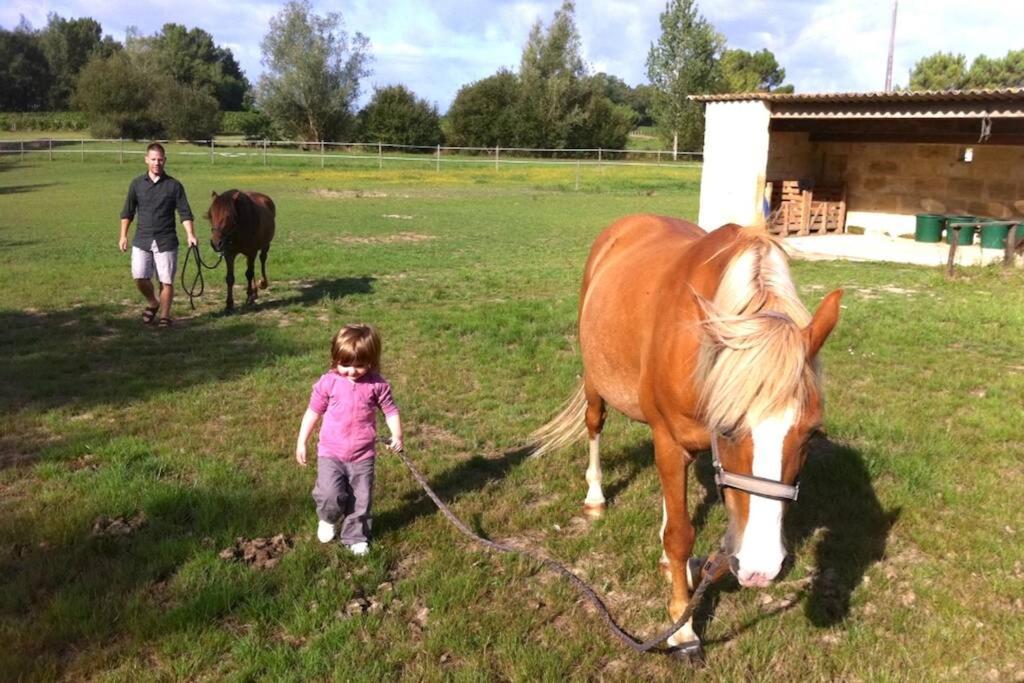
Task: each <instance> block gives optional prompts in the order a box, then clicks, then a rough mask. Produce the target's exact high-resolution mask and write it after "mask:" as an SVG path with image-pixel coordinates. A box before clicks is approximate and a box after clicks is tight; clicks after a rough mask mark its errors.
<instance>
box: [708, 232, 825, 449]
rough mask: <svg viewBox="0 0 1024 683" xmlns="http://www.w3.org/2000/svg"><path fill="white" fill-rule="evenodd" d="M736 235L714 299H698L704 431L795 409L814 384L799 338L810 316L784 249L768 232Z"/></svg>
mask: <svg viewBox="0 0 1024 683" xmlns="http://www.w3.org/2000/svg"><path fill="white" fill-rule="evenodd" d="M739 239H740V240H742V244H741V246H740V247H739V248H738V249H736V252H735V254H734V255H733V257H732V259H731V260H730V262H729V265H728V266H726V269H725V271H724V272H723V274H722V279H721V283H720V284H719V286H718V291H717V293H716V294H715V297H714V300H713V301H707V300H703V299H701V300H700V302H701V305H702V306H703V308H704V315H705V319H704V320H703V321H702V325H703V328H704V332H705V335H704V343H702V345H701V350H700V354H699V357H698V362H697V367H696V370H695V379H696V382H697V385H698V386H699V387H701V410H702V414H703V417H704V421H705V424H706V425H707V427H708V429H709V430H711V431H713V432H721V433H728V434H733V435H736V436H738V435H742V434H745V433H746V432H747V431H748V430H749V429H750V427H751V426H753V425H755V424H757V423H758V422H760V421H761V420H763V419H765V418H767V417H770V416H772V415H777V414H779V413H781V412H783V411H784V410H786V408H787V407H794V408H795V409H796V410H797V411H799V410H800V408H801V406H803V405H804V402H805V400H806V397H807V393H808V391H809V390H810V389H811V388H814V387H816V386H817V382H818V378H817V372H816V370H815V368H814V367H813V366H812V364H809V363H808V361H807V357H806V354H807V351H806V348H805V342H804V336H803V328H804V327H805V326H806V325H807V324H808V323H809V322H810V320H811V314H810V313H809V312H808V310H807V308H806V307H805V306H804V305H803V303H802V302H801V301H800V298H799V297H798V296H797V293H796V288H795V287H794V286H793V281H792V280H791V278H790V274H789V264H788V262H787V259H786V254H785V252H784V251H783V250H782V247H781V246H780V245H779V243H778V242H777V241H776V240H775V239H773V238H772V237H770V236H769V235H767V234H765V233H760V232H756V231H747V230H744V231H743V233H742V234H741V236H740V238H739Z"/></svg>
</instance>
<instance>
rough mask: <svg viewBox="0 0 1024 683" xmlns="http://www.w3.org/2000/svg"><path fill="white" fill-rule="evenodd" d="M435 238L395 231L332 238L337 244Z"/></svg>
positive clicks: (412, 240)
mask: <svg viewBox="0 0 1024 683" xmlns="http://www.w3.org/2000/svg"><path fill="white" fill-rule="evenodd" d="M434 239H437V238H436V237H434V236H433V235H424V234H422V233H418V232H397V233H394V234H392V235H379V236H373V237H368V236H365V235H345V236H343V237H339V238H337V239H336V240H334V241H335V242H336V243H338V244H396V243H399V242H426V241H428V240H434Z"/></svg>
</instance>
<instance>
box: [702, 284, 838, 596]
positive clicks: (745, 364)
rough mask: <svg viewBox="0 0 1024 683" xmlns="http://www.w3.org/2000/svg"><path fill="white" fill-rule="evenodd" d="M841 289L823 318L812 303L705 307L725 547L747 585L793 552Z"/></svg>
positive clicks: (761, 581) (707, 395)
mask: <svg viewBox="0 0 1024 683" xmlns="http://www.w3.org/2000/svg"><path fill="white" fill-rule="evenodd" d="M841 296H842V292H841V291H839V290H837V291H835V292H832V293H831V294H829V295H828V296H827V297H825V299H824V300H823V301H822V303H821V305H820V306H819V307H818V310H817V311H816V312H815V314H814V316H813V317H810V316H809V315H808V314H807V312H806V309H802V306H799V307H798V308H797V309H795V310H791V311H788V312H780V311H773V310H762V311H761V312H758V313H755V314H753V315H750V316H742V317H729V316H718V315H716V314H715V312H714V310H712V309H708V308H707V307H705V313H706V316H707V317H705V319H704V320H703V322H702V324H703V327H704V330H705V332H706V334H707V343H706V344H705V345H704V348H703V349H702V352H701V368H700V369H699V370H698V372H703V373H704V396H703V406H704V413H705V419H706V421H707V424H708V427H709V431H711V433H712V446H713V448H712V452H713V458H714V461H715V472H716V473H715V478H716V483H717V484H718V486H719V489H720V490H721V492H722V497H723V499H724V501H725V506H726V509H727V510H728V514H729V528H728V532H727V533H726V538H725V543H724V545H725V548H724V550H725V552H726V553H728V554H729V555H731V556H732V561H731V566H732V570H733V572H734V573H735V574H736V577H737V579H739V582H740V584H741V585H743V586H758V587H761V586H766V585H768V583H769V582H771V581H772V580H773V579H775V577H776V576H777V575H778V574H779V572H780V571H781V569H782V564H783V562H784V560H785V558H786V550H785V547H784V545H783V540H782V516H783V513H784V512H785V508H786V505H787V504H788V503H789V502H790V501H791V500H796V498H797V493H798V491H799V486H798V480H799V476H800V470H801V469H802V468H803V465H804V460H805V459H806V455H807V444H808V442H809V441H810V439H811V438H812V437H813V436H814V435H815V433H816V432H817V430H818V428H819V427H820V426H821V420H822V412H823V399H822V394H821V388H820V383H819V375H818V369H817V368H818V365H817V355H818V351H819V349H821V346H822V344H824V342H825V339H826V338H827V337H828V335H829V333H830V332H831V331H832V328H833V327H834V326H835V324H836V322H837V320H838V317H839V300H840V298H841ZM705 303H706V302H705ZM801 310H802V315H801V313H800V312H801ZM787 313H789V314H787ZM794 318H796V319H797V320H798V321H799V320H800V319H801V318H803V319H804V320H806V319H807V318H810V320H809V322H807V324H805V325H801V324H799V323H798V322H795V321H794ZM801 322H803V321H801Z"/></svg>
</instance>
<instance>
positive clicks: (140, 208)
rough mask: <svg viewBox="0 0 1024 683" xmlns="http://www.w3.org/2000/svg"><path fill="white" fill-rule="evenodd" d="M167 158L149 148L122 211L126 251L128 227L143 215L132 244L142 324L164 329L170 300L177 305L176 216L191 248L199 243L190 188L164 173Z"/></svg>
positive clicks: (122, 244)
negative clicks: (156, 285) (155, 284)
mask: <svg viewBox="0 0 1024 683" xmlns="http://www.w3.org/2000/svg"><path fill="white" fill-rule="evenodd" d="M166 162H167V156H166V154H165V152H164V147H163V145H161V144H160V143H159V142H154V143H152V144H151V145H149V147H147V148H146V168H147V171H146V173H143V174H142V175H140V176H139V177H138V178H135V179H134V180H132V182H131V185H129V186H128V198H127V199H125V202H124V208H123V209H121V239H120V242H119V245H118V246H120V248H121V251H127V249H128V226H129V225H131V223H132V219H134V218H135V214H136V212H138V214H139V225H138V228H137V229H136V230H135V238H134V239H133V240H132V277H133V278H135V285H136V286H137V287H138V288H139V291H140V292H142V296H144V297H145V298H146V301H147V303H148V305H147V306H146V308H145V309H144V310H143V312H142V322H143V323H144V324H147V325H148V324H151V323H153V322H154V320H158V325H159V326H160V327H170V326H171V301H173V300H174V274H175V272H177V270H178V234H177V230H176V228H175V224H174V211H175V210H177V211H178V216H179V217H181V224H182V225H184V226H185V233H186V235H187V236H188V244H189V246H194V245H195V244H196V234H195V228H194V227H193V222H192V209H191V208H190V207H189V205H188V199H187V198H186V197H185V188H184V187H183V186H182V184H181V183H179V182H178V181H177V180H175V179H174V178H172V177H171V176H169V175H167V174H166V173H164V164H165V163H166ZM154 270H155V271H156V275H157V279H158V280H159V281H160V298H159V300H158V299H157V296H156V291H155V290H154V289H153V280H152V277H153V271H154Z"/></svg>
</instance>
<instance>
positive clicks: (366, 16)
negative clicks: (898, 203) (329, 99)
mask: <svg viewBox="0 0 1024 683" xmlns="http://www.w3.org/2000/svg"><path fill="white" fill-rule="evenodd" d="M283 6H284V2H283V0H276V1H266V2H264V1H259V0H232V1H231V2H228V1H227V0H148V1H147V2H138V1H137V0H104V1H103V2H99V3H97V2H95V1H87V0H4V1H3V3H2V6H0V26H2V27H4V28H7V29H12V28H14V27H15V26H17V25H18V22H19V21H20V19H21V17H24V18H25V19H26V20H27V21H28V22H29V23H31V25H32V26H33V27H34V28H43V27H44V26H45V25H46V17H47V15H48V14H49V13H50V12H55V13H57V14H58V15H59V16H61V17H63V18H65V19H70V18H77V17H92V18H93V19H95V20H96V21H98V22H99V23H100V24H101V25H102V27H103V32H104V34H106V35H110V36H112V37H113V38H114V39H116V40H118V41H120V42H124V38H125V30H126V29H127V28H128V27H129V26H134V27H136V28H137V29H138V30H139V31H140V32H141V33H142V34H143V35H152V34H155V33H158V32H159V31H160V29H161V27H162V26H163V25H164V24H165V23H169V22H174V23H178V24H183V25H184V26H186V27H187V28H190V29H191V28H202V29H203V30H205V31H207V32H208V33H210V34H211V35H212V36H213V38H214V42H216V43H217V44H218V45H220V46H222V47H227V48H230V49H231V51H232V52H233V53H234V55H235V58H236V59H237V60H238V62H239V64H240V65H241V67H242V70H243V71H244V72H245V74H246V76H247V77H248V78H249V80H250V81H251V82H252V83H253V84H255V83H256V82H257V81H258V80H259V76H260V74H261V73H262V72H263V66H262V64H261V52H260V41H261V40H262V38H263V36H264V35H265V34H266V32H267V29H268V26H269V21H270V19H271V17H273V16H274V15H276V14H277V13H279V12H280V11H281V8H282V7H283ZM560 6H561V0H343V1H341V0H339V1H336V2H327V1H324V0H313V8H314V12H316V13H317V14H319V15H326V14H327V13H328V12H339V13H341V15H342V16H343V18H344V22H345V28H346V30H347V31H349V32H350V33H354V32H357V31H358V32H360V33H362V34H364V35H365V36H367V37H368V38H369V39H370V53H371V55H372V57H373V60H372V62H371V69H372V74H371V75H370V77H369V78H367V79H366V80H365V81H364V82H363V96H362V98H361V100H360V104H365V102H366V101H368V99H369V96H370V95H371V94H372V91H373V88H374V87H384V86H388V85H396V84H403V85H405V86H407V87H408V88H409V89H410V90H412V91H413V92H415V93H416V95H417V96H419V97H421V98H423V99H426V100H427V101H428V102H431V103H434V104H436V105H437V107H438V109H439V110H440V111H441V112H442V113H443V112H445V111H446V110H447V109H448V106H449V105H450V104H451V102H452V100H453V99H454V97H455V95H456V93H457V92H458V90H459V88H460V87H461V86H463V85H466V84H468V83H472V82H474V81H478V80H480V79H482V78H486V77H488V76H490V75H492V74H494V73H495V72H496V71H498V69H500V68H502V67H505V68H508V69H511V70H513V71H514V70H516V69H517V68H518V65H519V58H520V56H521V55H522V50H523V46H524V44H525V43H526V39H527V37H528V35H529V31H530V28H531V26H532V25H533V24H534V23H535V22H536V21H538V20H540V21H542V22H543V23H544V25H545V26H547V25H549V24H550V23H551V20H552V17H553V16H554V13H555V11H556V10H557V9H558V8H559V7H560ZM892 7H893V4H892V0H818V1H812V0H771V1H769V0H704V2H700V1H698V8H699V11H700V13H701V14H702V15H703V16H704V17H705V18H706V19H707V20H708V21H709V22H710V23H711V24H712V25H713V26H714V27H715V29H716V30H717V31H718V32H719V33H721V34H722V35H723V36H724V37H725V39H726V44H727V46H728V47H730V48H740V49H744V50H749V51H757V50H760V49H762V48H767V49H769V50H771V51H772V52H773V53H774V54H775V57H776V59H777V60H778V62H779V64H780V65H781V66H782V67H783V68H784V69H785V70H786V82H787V83H791V84H793V85H794V86H795V87H796V91H797V92H800V93H811V92H851V91H872V90H882V89H883V88H884V85H885V69H886V58H887V53H888V45H889V32H890V26H891V17H892ZM664 9H665V0H577V2H576V14H575V18H576V26H577V28H578V30H579V33H580V38H581V43H582V50H583V57H584V60H585V61H586V62H587V64H588V66H589V68H590V70H591V71H592V72H598V71H604V72H605V73H609V74H612V75H615V76H618V77H619V78H621V79H623V80H624V81H626V82H627V83H628V84H630V85H639V84H641V83H646V82H647V74H646V59H647V54H648V52H649V50H650V47H651V44H652V43H653V42H656V41H657V40H658V37H659V36H660V34H661V27H660V24H659V15H660V14H661V12H662V11H664ZM1022 23H1024V3H1022V2H1020V1H1019V0H974V2H963V1H962V0H900V2H899V11H898V16H897V22H896V45H895V55H894V60H893V83H894V85H906V84H907V81H908V80H909V73H910V70H911V69H912V68H913V66H914V63H915V62H916V61H917V60H918V59H920V58H922V57H924V56H927V55H931V54H934V53H935V52H939V51H951V52H955V53H958V54H963V55H964V56H966V57H967V63H968V65H970V62H971V60H973V59H974V57H976V56H977V55H979V54H985V55H987V56H989V57H1002V56H1004V55H1005V54H1006V53H1007V52H1008V51H1009V50H1016V49H1022V48H1024V37H1022V34H1021V32H1020V27H1021V25H1022Z"/></svg>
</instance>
